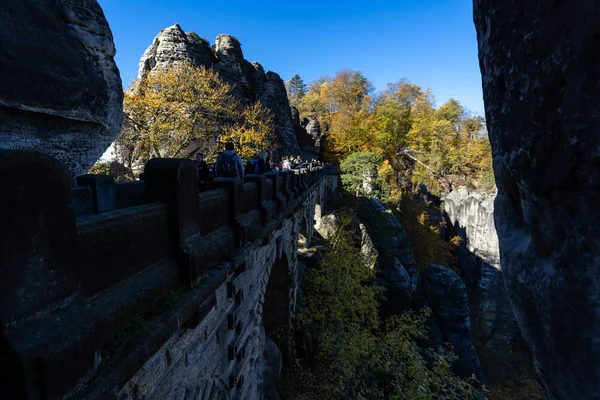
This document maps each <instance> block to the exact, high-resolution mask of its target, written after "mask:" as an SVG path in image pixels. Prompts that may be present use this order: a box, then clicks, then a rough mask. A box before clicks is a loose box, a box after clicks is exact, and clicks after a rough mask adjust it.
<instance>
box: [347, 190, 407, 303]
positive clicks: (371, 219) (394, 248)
mask: <svg viewBox="0 0 600 400" xmlns="http://www.w3.org/2000/svg"><path fill="white" fill-rule="evenodd" d="M358 218H359V220H360V221H361V223H362V224H364V228H365V229H364V230H365V232H366V233H367V234H368V236H369V238H370V241H371V242H372V244H373V245H374V247H375V249H376V250H377V266H378V268H377V275H376V280H377V282H378V283H379V284H380V285H382V286H383V287H384V288H385V289H386V291H387V294H386V299H387V301H386V303H385V304H384V305H383V307H382V309H383V313H384V314H398V313H399V312H400V311H402V310H403V309H405V308H406V307H407V306H408V305H409V301H410V298H411V293H412V290H413V289H415V288H416V279H417V276H416V261H415V256H414V253H413V250H412V246H411V244H410V240H409V238H408V235H407V234H406V231H405V230H404V228H403V227H402V225H400V222H398V220H397V219H396V217H395V216H394V214H393V213H392V212H391V210H390V209H388V208H387V207H386V206H385V205H384V204H383V203H382V202H381V201H379V200H377V199H368V198H360V199H359V202H358ZM363 235H364V233H363ZM365 241H366V240H364V239H363V242H365ZM369 253H371V252H370V251H369Z"/></svg>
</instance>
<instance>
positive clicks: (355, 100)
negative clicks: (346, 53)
mask: <svg viewBox="0 0 600 400" xmlns="http://www.w3.org/2000/svg"><path fill="white" fill-rule="evenodd" d="M304 86H305V85H304V83H303V81H302V79H301V78H300V77H299V76H298V75H296V76H295V77H294V78H293V80H290V81H288V85H287V87H288V91H290V90H291V88H295V87H304ZM298 93H300V94H298ZM290 102H291V104H292V105H293V106H295V107H296V108H298V110H299V111H300V114H301V115H302V116H311V117H313V118H317V119H318V120H319V122H320V126H321V127H322V129H323V131H324V132H323V133H324V134H326V135H327V140H326V144H325V154H324V155H325V159H326V161H331V162H335V163H337V164H339V163H341V162H342V161H343V160H344V159H345V158H346V157H348V156H349V155H350V154H352V153H356V152H371V153H375V154H378V155H380V156H381V157H382V158H383V163H382V164H381V166H380V169H381V170H380V171H379V174H380V176H382V177H385V179H386V180H387V182H386V183H387V185H388V187H389V188H390V190H391V191H392V192H393V191H398V190H400V189H401V188H406V187H408V186H414V185H416V184H419V183H425V184H427V186H429V187H430V189H431V190H432V191H433V192H440V191H442V190H443V189H444V188H443V187H442V186H441V184H443V183H444V180H447V179H449V178H452V177H454V178H459V179H470V180H472V181H474V182H480V183H481V184H482V185H485V186H487V187H488V188H490V187H491V186H492V185H493V173H492V158H491V146H490V143H489V141H488V138H487V132H486V129H485V120H484V118H483V117H481V116H478V115H475V114H473V113H471V112H469V110H467V109H466V108H465V107H463V106H462V105H461V104H460V103H459V102H458V101H457V100H455V99H450V100H448V101H447V102H446V103H444V104H442V105H441V106H439V107H436V103H435V98H434V96H433V93H432V92H431V91H430V90H429V89H423V88H422V87H420V86H418V85H416V84H413V83H411V82H410V81H407V80H400V81H398V82H394V83H390V84H388V88H387V89H386V90H384V91H383V92H381V93H379V94H376V93H375V91H374V88H373V85H372V83H371V82H370V81H369V80H368V79H367V78H366V77H365V76H364V75H363V74H362V73H361V72H359V71H350V70H342V71H339V72H338V73H336V74H335V75H334V76H333V77H323V78H319V79H317V80H316V81H314V82H312V83H310V84H309V85H308V88H307V89H306V90H303V91H302V90H301V91H298V90H296V91H295V92H294V95H293V96H290Z"/></svg>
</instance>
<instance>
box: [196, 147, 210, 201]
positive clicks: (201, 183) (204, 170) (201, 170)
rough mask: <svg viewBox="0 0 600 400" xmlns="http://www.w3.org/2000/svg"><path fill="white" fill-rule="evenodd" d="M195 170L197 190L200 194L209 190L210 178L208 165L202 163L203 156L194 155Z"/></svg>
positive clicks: (200, 154) (204, 162) (199, 154)
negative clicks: (196, 171)
mask: <svg viewBox="0 0 600 400" xmlns="http://www.w3.org/2000/svg"><path fill="white" fill-rule="evenodd" d="M196 168H197V169H198V189H199V190H200V191H201V192H206V191H207V190H210V187H211V176H210V170H209V168H208V164H206V161H204V154H202V153H196Z"/></svg>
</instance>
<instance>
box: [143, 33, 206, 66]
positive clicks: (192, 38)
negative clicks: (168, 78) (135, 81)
mask: <svg viewBox="0 0 600 400" xmlns="http://www.w3.org/2000/svg"><path fill="white" fill-rule="evenodd" d="M215 61H216V60H215V56H214V55H213V53H212V51H211V49H210V46H209V44H208V42H207V41H206V40H204V39H201V38H200V37H199V36H198V35H196V34H195V33H193V32H190V33H185V32H184V31H183V30H182V29H181V27H180V26H179V25H177V24H175V25H173V26H170V27H168V28H166V29H163V30H162V31H161V32H160V33H159V34H158V36H156V37H155V38H154V40H153V41H152V44H151V45H150V47H148V48H147V49H146V51H145V52H144V55H142V58H141V59H140V67H139V71H138V77H142V76H144V75H146V74H147V73H148V72H149V71H151V70H152V69H153V68H166V67H168V66H171V65H177V64H178V63H181V62H189V63H192V64H194V65H198V66H200V65H201V66H204V67H205V68H210V67H212V65H213V64H214V63H215Z"/></svg>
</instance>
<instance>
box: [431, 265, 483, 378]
mask: <svg viewBox="0 0 600 400" xmlns="http://www.w3.org/2000/svg"><path fill="white" fill-rule="evenodd" d="M421 279H422V280H423V291H424V294H425V298H426V299H427V303H428V304H429V306H430V307H431V309H432V310H433V314H434V320H435V322H436V325H437V326H438V328H439V330H440V331H441V333H442V336H443V338H444V342H448V343H451V344H452V346H453V347H454V353H455V354H456V355H457V356H458V360H457V361H456V363H455V364H454V368H455V370H456V372H457V373H458V374H459V375H461V376H471V375H473V374H474V375H475V376H476V377H477V379H478V380H479V381H481V379H482V374H481V367H480V365H479V358H478V357H477V353H476V352H475V347H474V346H473V342H472V341H471V322H470V319H469V306H468V304H467V294H466V289H465V284H464V282H463V281H462V279H460V277H459V276H458V275H456V273H455V272H454V271H452V270H451V269H450V268H446V267H444V266H443V265H430V266H428V267H427V268H425V269H423V270H422V272H421Z"/></svg>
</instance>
